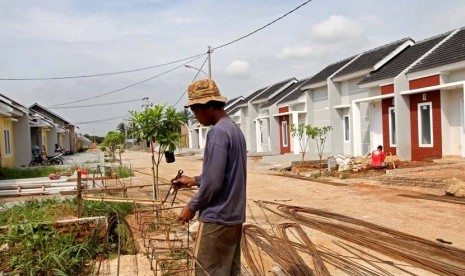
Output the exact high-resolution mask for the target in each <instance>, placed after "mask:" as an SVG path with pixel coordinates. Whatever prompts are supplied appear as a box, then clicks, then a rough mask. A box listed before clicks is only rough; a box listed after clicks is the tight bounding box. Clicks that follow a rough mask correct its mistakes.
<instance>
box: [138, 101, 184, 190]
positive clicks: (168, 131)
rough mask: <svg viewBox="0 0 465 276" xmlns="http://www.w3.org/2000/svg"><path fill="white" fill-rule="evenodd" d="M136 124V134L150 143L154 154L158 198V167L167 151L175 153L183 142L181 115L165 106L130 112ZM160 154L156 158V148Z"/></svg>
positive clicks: (154, 177) (154, 184)
mask: <svg viewBox="0 0 465 276" xmlns="http://www.w3.org/2000/svg"><path fill="white" fill-rule="evenodd" d="M129 113H130V114H131V117H130V119H129V120H130V121H131V122H133V123H134V133H135V135H136V136H137V137H138V138H140V139H141V140H145V141H149V142H150V149H151V152H152V175H153V197H154V199H157V198H158V167H159V165H160V162H161V160H162V158H163V154H164V152H165V151H166V150H168V151H171V152H173V151H174V150H175V149H176V147H177V146H178V145H179V142H180V140H181V129H180V128H181V125H182V124H183V121H182V116H181V113H179V112H176V109H175V108H174V107H168V108H165V106H164V105H155V106H153V107H145V109H144V110H143V111H140V112H137V111H129ZM156 147H158V154H157V156H155V148H156Z"/></svg>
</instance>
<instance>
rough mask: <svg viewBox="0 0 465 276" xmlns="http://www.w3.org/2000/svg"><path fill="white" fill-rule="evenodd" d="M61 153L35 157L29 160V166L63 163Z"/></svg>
mask: <svg viewBox="0 0 465 276" xmlns="http://www.w3.org/2000/svg"><path fill="white" fill-rule="evenodd" d="M62 156H63V153H60V154H57V155H55V156H47V158H45V159H44V158H42V157H40V155H39V156H37V157H35V158H34V159H33V160H31V162H30V163H29V167H35V166H39V165H42V166H45V165H52V166H54V165H63V162H64V161H63V157H62Z"/></svg>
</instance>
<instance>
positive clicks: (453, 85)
mask: <svg viewBox="0 0 465 276" xmlns="http://www.w3.org/2000/svg"><path fill="white" fill-rule="evenodd" d="M464 86H465V81H457V82H451V83H446V84H440V85H434V86H428V87H423V88H418V89H412V90H406V91H402V92H400V94H401V95H411V94H418V93H423V92H429V91H434V90H451V89H457V88H460V87H462V88H463V87H464Z"/></svg>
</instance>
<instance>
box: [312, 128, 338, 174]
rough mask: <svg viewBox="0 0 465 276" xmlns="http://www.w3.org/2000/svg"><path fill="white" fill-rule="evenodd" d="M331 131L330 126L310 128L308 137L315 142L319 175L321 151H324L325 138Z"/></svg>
mask: <svg viewBox="0 0 465 276" xmlns="http://www.w3.org/2000/svg"><path fill="white" fill-rule="evenodd" d="M331 130H333V127H332V126H324V127H310V130H309V137H311V138H312V139H313V140H315V144H316V149H317V151H318V156H319V157H320V175H321V159H322V158H323V151H324V149H325V144H326V138H327V134H328V132H330V131H331Z"/></svg>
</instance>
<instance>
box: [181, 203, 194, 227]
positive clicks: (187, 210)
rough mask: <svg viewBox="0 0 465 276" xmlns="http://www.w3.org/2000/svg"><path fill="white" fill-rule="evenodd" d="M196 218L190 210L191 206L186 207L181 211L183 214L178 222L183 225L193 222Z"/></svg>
mask: <svg viewBox="0 0 465 276" xmlns="http://www.w3.org/2000/svg"><path fill="white" fill-rule="evenodd" d="M194 216H195V212H194V211H192V210H191V208H189V206H187V205H186V206H184V208H183V209H182V210H181V213H180V214H179V216H178V221H179V222H180V223H182V224H184V223H186V222H189V221H190V220H192V219H193V218H194Z"/></svg>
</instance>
